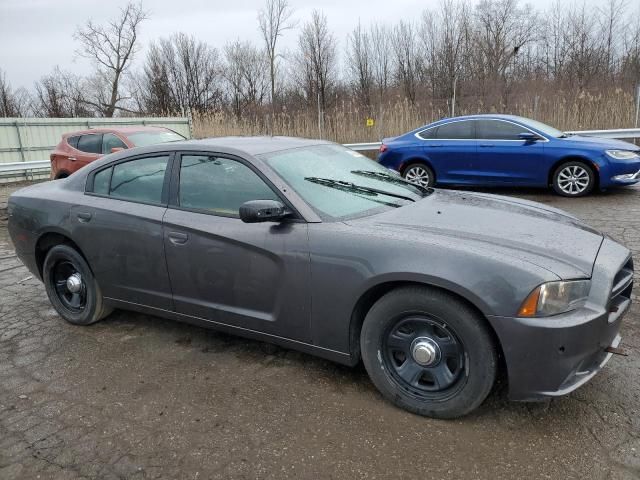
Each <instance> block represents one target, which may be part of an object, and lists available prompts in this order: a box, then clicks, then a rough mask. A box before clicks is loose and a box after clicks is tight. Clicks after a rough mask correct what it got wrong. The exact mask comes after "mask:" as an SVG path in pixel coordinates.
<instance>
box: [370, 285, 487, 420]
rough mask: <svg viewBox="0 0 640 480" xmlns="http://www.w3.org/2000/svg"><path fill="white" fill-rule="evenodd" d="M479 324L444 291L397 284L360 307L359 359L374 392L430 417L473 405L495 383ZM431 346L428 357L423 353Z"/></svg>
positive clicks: (463, 411)
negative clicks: (363, 315) (363, 313)
mask: <svg viewBox="0 0 640 480" xmlns="http://www.w3.org/2000/svg"><path fill="white" fill-rule="evenodd" d="M485 322H486V320H485V319H484V318H483V317H482V316H481V315H479V314H478V313H477V312H476V311H475V310H474V309H473V308H471V307H470V306H468V305H466V304H465V303H463V302H461V301H460V300H458V299H457V298H456V297H455V296H454V295H452V294H450V293H447V292H444V291H442V290H439V289H435V288H429V287H403V288H399V289H396V290H393V291H391V292H389V293H387V294H386V295H384V296H383V297H382V298H381V299H380V300H378V301H377V302H376V303H375V304H374V305H373V307H371V310H369V312H368V313H367V316H366V318H365V320H364V323H363V326H362V331H361V334H360V345H361V347H360V348H361V354H362V360H363V363H364V365H365V368H366V369H367V372H368V373H369V377H370V378H371V380H372V381H373V383H374V384H375V386H376V387H377V388H378V390H380V392H381V393H382V395H383V396H384V397H386V398H387V399H388V400H390V401H391V402H392V403H394V404H395V405H397V406H398V407H400V408H403V409H405V410H408V411H410V412H413V413H416V414H418V415H423V416H427V417H433V418H442V419H447V418H456V417H460V416H463V415H466V414H468V413H469V412H471V411H472V410H474V409H475V408H477V407H478V406H480V404H481V403H482V402H483V401H484V400H485V398H486V397H487V395H488V394H489V392H490V391H491V388H492V387H493V384H494V382H495V378H496V372H497V364H498V359H497V353H496V348H495V345H494V343H493V340H492V337H491V333H490V331H489V327H488V326H487V325H486V323H485ZM433 344H435V347H434V346H433ZM428 345H431V349H430V348H428ZM430 351H431V352H434V351H435V355H434V356H432V357H431V358H427V357H429V355H426V353H429V352H430ZM403 357H404V360H403ZM420 361H421V362H422V364H421V363H420ZM429 361H431V363H430V364H427V362H429ZM407 378H413V379H415V380H412V383H410V382H409V381H408V380H407Z"/></svg>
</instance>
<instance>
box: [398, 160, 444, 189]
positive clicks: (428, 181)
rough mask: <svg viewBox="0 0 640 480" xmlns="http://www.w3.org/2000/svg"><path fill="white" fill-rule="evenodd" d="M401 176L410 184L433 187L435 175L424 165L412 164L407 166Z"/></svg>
mask: <svg viewBox="0 0 640 480" xmlns="http://www.w3.org/2000/svg"><path fill="white" fill-rule="evenodd" d="M402 176H403V177H404V179H405V180H408V181H409V182H411V183H415V184H416V185H420V186H421V187H433V184H434V183H435V179H436V178H435V175H434V174H433V170H431V169H430V168H429V167H428V166H427V165H425V164H424V163H413V164H411V165H409V166H408V167H407V168H406V169H405V170H404V172H403V174H402Z"/></svg>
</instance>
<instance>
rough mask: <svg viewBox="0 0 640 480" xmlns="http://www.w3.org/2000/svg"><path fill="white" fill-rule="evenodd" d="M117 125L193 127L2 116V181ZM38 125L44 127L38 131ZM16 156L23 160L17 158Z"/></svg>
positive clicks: (601, 133) (634, 134)
mask: <svg viewBox="0 0 640 480" xmlns="http://www.w3.org/2000/svg"><path fill="white" fill-rule="evenodd" d="M116 125H119V126H123V125H154V126H163V127H167V128H171V129H172V130H175V131H176V132H178V133H180V134H181V135H184V136H185V137H187V138H191V131H192V127H191V123H190V121H189V119H188V118H111V119H106V118H105V119H103V118H69V119H65V118H30V119H22V118H7V119H2V118H0V183H2V182H7V181H12V180H21V179H33V178H42V177H44V176H46V175H48V172H49V167H50V163H49V160H47V159H44V158H43V157H45V158H46V157H47V156H48V152H50V151H51V150H53V148H54V146H55V145H57V143H58V142H59V141H60V136H61V135H62V134H63V133H66V132H69V131H74V130H80V129H86V128H96V127H106V126H116ZM38 128H40V129H43V128H44V129H45V131H44V132H43V131H42V130H40V131H38ZM30 129H31V130H30ZM567 133H570V134H574V135H583V136H590V137H604V138H625V139H633V138H640V128H622V129H615V130H580V131H569V132H567ZM380 145H381V142H371V143H347V144H345V147H348V148H351V149H352V150H356V151H371V150H377V149H378V148H380ZM16 156H18V157H19V159H20V160H21V161H16Z"/></svg>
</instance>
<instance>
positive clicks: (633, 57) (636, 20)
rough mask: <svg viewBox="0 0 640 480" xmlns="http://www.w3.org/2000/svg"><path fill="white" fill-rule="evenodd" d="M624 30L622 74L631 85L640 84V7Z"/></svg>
mask: <svg viewBox="0 0 640 480" xmlns="http://www.w3.org/2000/svg"><path fill="white" fill-rule="evenodd" d="M631 18H632V19H633V20H632V21H630V22H629V23H628V24H627V25H626V26H625V28H624V31H623V38H622V55H621V57H622V58H621V61H620V64H621V65H620V72H621V75H622V78H623V80H626V81H627V82H628V83H630V84H631V85H633V84H634V82H635V83H638V84H640V7H638V9H637V12H636V13H635V14H634V15H632V16H631Z"/></svg>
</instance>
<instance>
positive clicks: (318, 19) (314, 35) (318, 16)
mask: <svg viewBox="0 0 640 480" xmlns="http://www.w3.org/2000/svg"><path fill="white" fill-rule="evenodd" d="M298 49H299V50H298V63H299V64H300V66H301V67H302V71H303V72H304V81H303V84H302V87H303V89H305V95H306V98H307V100H308V101H315V99H316V96H318V97H319V101H320V108H321V109H322V111H324V110H325V109H326V106H327V94H328V91H329V89H331V88H332V87H333V85H334V83H335V75H336V67H337V62H336V60H337V59H336V41H335V38H334V36H333V35H332V34H331V32H330V31H329V27H328V24H327V17H325V16H324V14H323V13H322V12H320V11H318V10H314V11H313V12H312V13H311V20H309V21H308V22H307V23H305V24H304V25H303V27H302V31H301V32H300V36H299V37H298Z"/></svg>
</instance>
